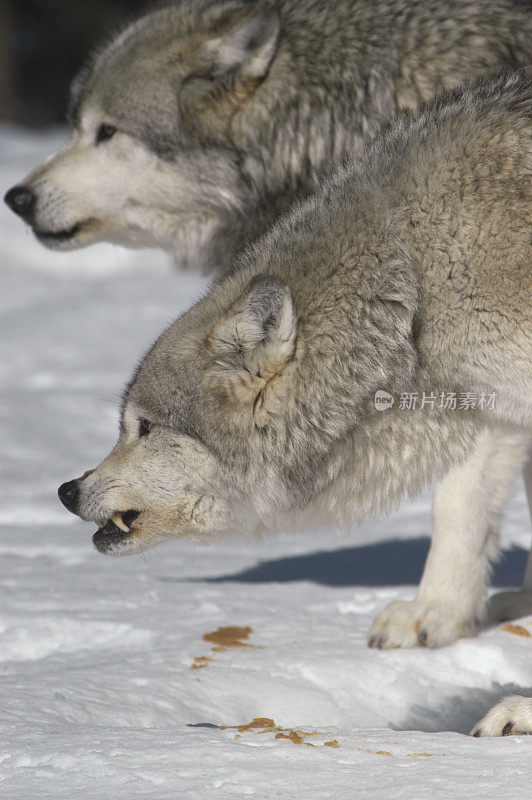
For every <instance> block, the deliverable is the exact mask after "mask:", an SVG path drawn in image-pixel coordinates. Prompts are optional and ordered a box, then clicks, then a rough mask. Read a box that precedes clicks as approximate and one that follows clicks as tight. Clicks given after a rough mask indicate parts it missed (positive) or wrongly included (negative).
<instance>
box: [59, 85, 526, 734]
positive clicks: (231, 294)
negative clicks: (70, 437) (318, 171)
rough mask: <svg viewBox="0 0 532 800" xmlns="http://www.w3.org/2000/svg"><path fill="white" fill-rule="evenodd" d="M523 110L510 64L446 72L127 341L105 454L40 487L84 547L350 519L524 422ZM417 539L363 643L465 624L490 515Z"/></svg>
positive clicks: (427, 635)
mask: <svg viewBox="0 0 532 800" xmlns="http://www.w3.org/2000/svg"><path fill="white" fill-rule="evenodd" d="M531 112H532V83H531V80H530V78H529V77H528V76H527V75H526V74H524V73H523V72H519V71H518V72H515V73H511V74H507V73H503V74H501V75H498V76H496V77H494V78H491V79H482V80H480V81H478V82H477V83H475V84H474V85H473V86H464V87H461V88H458V89H454V90H451V91H450V92H448V93H446V94H445V95H444V96H443V97H442V98H440V99H439V100H438V101H436V102H433V103H432V104H429V105H428V106H427V107H426V108H424V109H423V110H422V111H421V113H420V114H419V115H418V116H412V115H411V114H408V113H405V114H403V115H400V117H399V118H398V119H397V120H396V121H395V122H394V124H393V125H392V126H391V128H390V129H389V130H388V131H384V132H382V133H381V134H379V135H378V136H377V137H376V139H375V140H374V141H373V142H372V143H371V144H370V145H369V146H368V147H367V148H366V149H365V151H364V152H363V153H361V154H360V156H359V157H358V158H357V159H356V160H352V161H347V160H346V161H345V162H344V163H343V164H342V165H340V167H339V168H338V170H337V172H336V173H335V174H334V175H332V176H331V177H329V178H328V179H326V180H325V181H324V182H323V185H322V187H321V188H320V190H319V191H317V192H315V193H314V194H312V195H311V196H310V197H308V198H306V199H305V200H304V201H301V202H299V203H297V204H296V205H295V206H294V208H293V209H291V210H290V211H289V212H288V213H287V214H286V215H284V216H283V217H282V218H281V219H279V220H278V221H277V222H276V223H275V224H274V225H273V226H272V227H271V229H270V230H269V231H268V232H266V233H265V234H264V235H263V236H262V237H260V238H259V239H258V240H256V241H255V242H253V243H252V244H250V245H249V246H248V247H247V248H246V249H245V250H244V251H242V252H241V253H240V254H239V255H238V256H236V257H235V260H234V264H233V268H232V270H231V271H230V272H229V273H228V274H227V275H226V276H225V277H223V278H222V279H220V280H218V281H217V282H216V283H215V284H214V286H213V287H212V289H211V290H210V292H209V293H208V294H207V295H206V296H205V297H203V298H202V299H201V300H199V301H198V302H197V303H196V304H195V305H194V306H193V307H192V308H191V309H190V310H189V311H188V312H186V313H185V314H184V315H183V316H181V317H180V318H178V319H177V320H176V321H175V322H174V323H172V324H171V325H170V326H169V327H168V328H167V329H166V330H165V331H164V332H163V333H162V334H161V336H160V337H159V339H158V340H157V341H156V342H155V344H154V345H153V346H152V347H151V348H150V349H149V350H148V352H147V353H146V355H145V356H144V358H143V360H142V361H141V363H140V365H139V367H138V369H137V371H136V372H135V374H134V376H133V378H132V380H131V381H130V383H129V384H128V386H127V388H126V390H125V393H124V397H123V403H122V408H121V417H120V420H121V421H120V434H119V439H118V442H117V444H116V446H115V447H114V449H113V450H112V451H111V453H110V454H109V455H108V456H107V457H106V458H105V459H104V460H103V461H102V463H101V464H100V465H99V466H98V467H96V469H94V470H90V471H88V472H87V473H85V474H84V475H83V476H82V477H81V478H79V479H75V480H72V481H68V482H67V483H65V484H63V485H62V486H61V487H60V488H59V497H60V499H61V501H62V502H63V503H64V505H65V506H66V507H67V508H68V509H69V510H70V511H72V512H73V513H75V514H77V515H78V516H80V517H81V518H82V519H84V520H87V521H92V522H95V523H96V524H97V525H98V531H97V532H96V533H95V535H94V537H93V541H94V544H95V546H96V548H97V549H98V550H99V551H100V552H102V553H105V554H107V555H112V556H122V555H127V554H130V553H136V552H139V551H141V550H143V549H145V548H148V547H152V546H154V545H157V544H159V543H161V542H164V541H166V540H168V539H171V538H174V537H189V538H192V539H193V540H195V541H198V542H208V541H210V540H212V539H213V538H219V537H224V536H227V535H229V534H232V533H235V532H241V533H242V534H244V535H249V534H250V533H256V534H259V533H263V532H266V531H275V530H280V529H282V530H286V529H287V527H288V528H294V529H295V528H302V527H303V528H304V527H307V526H308V525H310V524H312V525H317V524H318V525H319V524H323V523H329V524H330V523H331V522H333V523H336V524H344V523H346V522H348V521H351V520H353V519H355V520H360V519H362V518H364V517H366V516H368V515H373V514H382V513H385V512H389V511H390V510H392V509H393V508H394V507H395V506H396V505H397V503H398V502H399V501H400V500H401V499H402V498H403V496H404V495H405V493H407V494H413V493H415V492H418V491H419V490H420V489H421V488H422V487H423V486H424V485H426V484H427V482H428V481H430V480H431V479H432V478H433V477H435V476H436V477H441V476H442V475H445V473H446V472H448V471H449V470H450V469H452V468H453V467H454V468H456V466H458V468H460V465H461V464H462V463H463V461H464V459H466V458H467V456H468V454H470V452H471V449H473V448H476V447H478V441H479V440H482V437H483V436H484V435H485V432H486V431H488V430H489V431H491V432H492V435H493V436H498V437H500V438H505V437H508V438H509V439H510V440H512V441H514V440H515V437H516V436H517V435H520V436H521V437H522V438H523V439H525V440H526V439H529V438H530V435H531V433H532V403H531V401H530V398H531V397H532V275H531V270H530V263H531V262H530V258H531V255H532V253H531V242H530V223H531V219H530V209H531V204H530V199H531V198H530V189H531V184H530V173H531V166H532V164H531V156H532V147H531V134H532V118H531ZM383 392H385V393H386V394H387V395H388V396H389V397H390V398H392V399H393V400H394V402H391V403H389V404H388V405H387V408H386V409H384V410H383V409H382V408H381V407H380V406H379V404H378V403H376V398H377V397H379V396H382V393H383ZM448 394H452V395H453V396H455V397H461V396H464V397H468V398H471V397H472V396H475V397H478V402H477V403H476V404H474V405H472V404H470V403H469V404H465V405H463V406H460V405H458V406H457V407H456V408H455V407H453V406H449V405H448V404H447V403H442V402H439V400H438V398H442V397H444V396H447V395H448ZM411 395H416V396H419V397H423V398H424V399H425V398H428V402H427V403H425V402H424V403H422V404H419V405H416V404H411V403H402V402H401V401H402V400H403V399H404V398H405V397H409V396H411ZM490 398H491V399H492V401H490V400H489V399H490ZM455 534H456V532H455ZM433 548H434V545H433ZM436 550H437V551H439V552H438V556H437V557H438V558H439V563H440V565H441V566H442V575H440V576H438V577H439V578H440V580H439V581H438V579H437V578H435V577H434V575H433V574H432V573H430V570H429V576H430V580H427V584H429V583H431V581H432V583H431V585H430V587H429V589H427V588H426V591H430V602H428V601H427V600H426V597H425V598H422V599H421V600H420V599H418V600H417V601H414V602H411V603H405V602H404V603H400V604H395V607H393V608H391V609H388V611H387V612H385V614H386V613H387V614H388V618H389V617H390V616H391V617H395V620H394V624H393V625H389V624H388V619H387V618H386V616H384V617H383V616H382V615H381V617H379V618H378V619H377V621H376V622H375V624H374V626H373V628H372V630H371V632H370V644H372V645H373V646H381V647H388V646H395V640H394V636H396V631H397V630H399V631H400V632H402V635H403V636H404V641H406V642H410V643H412V644H415V643H418V644H428V645H431V644H433V642H432V641H431V637H432V634H433V631H432V627H431V626H433V625H434V622H435V621H436V623H437V624H436V629H437V628H438V626H439V625H441V624H442V622H441V621H442V620H443V624H444V625H446V626H447V628H448V629H451V628H452V629H453V630H454V631H455V632H456V631H461V632H462V634H463V632H464V631H469V632H470V631H472V629H473V625H474V617H475V611H476V609H477V608H478V607H479V605H481V604H482V602H483V600H484V594H485V590H486V583H487V579H488V573H489V564H490V561H491V560H493V558H494V557H495V555H496V552H497V539H496V533H495V530H493V529H490V530H489V531H488V532H487V533H486V532H484V533H483V535H481V536H479V535H478V529H477V528H476V527H475V526H472V529H471V530H465V531H459V532H458V535H455V536H454V537H453V536H451V535H450V534H449V532H448V535H447V537H444V539H443V541H441V540H440V541H439V542H436ZM425 577H426V576H425ZM389 638H391V639H392V641H391V643H390V642H389V641H388V639H389ZM455 638H456V634H455ZM519 725H520V728H519V729H520V730H522V722H521V721H520V723H519ZM480 730H483V729H482V728H481V729H480Z"/></svg>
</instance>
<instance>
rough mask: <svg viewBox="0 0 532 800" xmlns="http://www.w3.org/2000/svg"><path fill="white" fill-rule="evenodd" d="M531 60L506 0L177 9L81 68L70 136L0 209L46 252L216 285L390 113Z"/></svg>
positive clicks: (520, 11) (193, 4) (297, 2)
mask: <svg viewBox="0 0 532 800" xmlns="http://www.w3.org/2000/svg"><path fill="white" fill-rule="evenodd" d="M530 60H532V18H531V14H530V10H529V9H527V8H526V7H525V6H524V5H523V4H522V3H519V2H514V0H327V2H323V0H278V1H277V2H271V3H270V2H245V0H229V1H228V2H204V1H202V0H183V2H180V3H178V4H173V5H170V6H169V7H168V8H164V9H162V10H159V11H155V12H152V13H150V14H148V15H147V16H145V17H143V18H141V19H140V20H139V21H138V22H136V23H135V24H133V25H131V26H130V27H128V28H126V29H125V30H124V31H123V32H122V33H121V34H120V35H119V36H118V37H116V38H115V39H114V40H113V41H111V43H110V44H109V45H108V46H107V47H105V48H103V49H102V50H100V51H98V52H97V53H96V54H95V56H94V57H93V59H92V60H91V61H90V62H89V64H88V65H87V67H86V69H84V70H83V71H82V72H81V73H80V75H79V76H78V77H77V79H76V80H75V81H74V83H73V86H72V94H71V101H70V111H69V116H70V120H71V122H72V124H73V126H74V134H73V138H72V139H71V141H70V142H69V143H68V144H67V145H66V146H65V147H64V148H63V149H62V150H60V151H59V153H58V154H56V155H55V156H53V157H52V158H51V159H49V160H47V161H46V162H45V163H44V164H43V165H42V166H41V167H38V168H37V169H36V170H35V171H34V172H33V173H31V174H30V175H29V176H27V177H26V178H25V179H24V181H23V182H22V184H21V185H19V186H17V187H14V188H13V189H12V190H11V191H10V192H8V194H7V195H6V201H7V202H8V204H9V205H10V206H11V208H12V209H13V210H14V211H15V212H16V213H18V214H20V216H21V217H22V218H23V219H25V220H26V221H27V222H28V223H29V224H30V225H31V226H32V228H33V231H34V232H35V234H36V235H37V236H38V238H39V239H40V240H41V241H42V242H43V244H45V245H47V246H48V247H53V248H55V249H63V250H64V249H69V248H75V247H79V246H82V245H86V244H88V243H90V242H92V241H96V240H98V239H104V240H111V241H118V242H122V243H125V244H129V245H144V244H152V245H153V244H155V245H159V246H160V245H162V246H164V247H167V248H169V249H170V250H172V251H173V253H174V254H175V257H176V259H177V260H178V262H179V264H180V265H186V264H190V265H192V266H194V265H195V266H198V267H200V268H201V269H204V270H205V269H206V270H212V269H215V270H223V269H224V268H225V267H227V266H228V264H229V262H230V257H231V252H232V250H233V248H234V247H235V246H238V245H241V244H242V242H243V241H244V240H246V239H248V238H249V237H253V236H255V235H256V234H257V233H260V232H261V231H262V230H264V228H265V226H266V225H267V224H268V223H269V222H270V221H271V220H272V219H273V218H274V217H275V215H276V214H277V213H278V212H279V211H280V210H281V209H282V208H283V207H285V206H286V205H287V203H289V202H290V201H291V200H293V199H294V198H295V197H297V196H303V195H305V194H306V193H307V192H309V191H312V190H313V189H315V188H316V185H317V181H318V178H319V176H320V174H321V173H322V172H323V170H324V169H325V168H328V167H329V165H330V163H331V161H332V160H333V159H335V158H337V157H338V156H339V155H340V154H342V153H343V152H344V151H348V152H349V153H350V154H351V155H353V156H355V157H356V156H357V155H358V154H359V153H360V149H361V147H362V145H363V143H364V141H367V140H368V138H369V137H370V136H372V135H373V134H374V133H375V132H376V131H377V130H378V128H379V126H380V125H381V124H382V123H383V122H388V121H390V120H391V119H392V118H393V117H394V116H395V115H396V113H397V112H398V111H399V110H401V109H405V108H408V109H411V110H415V109H416V108H418V107H419V105H420V104H421V103H423V102H425V101H427V100H429V99H430V98H431V97H432V96H433V95H434V94H435V93H437V92H438V91H441V90H442V89H443V88H448V87H450V86H453V85H456V84H457V83H459V82H461V81H464V80H472V79H474V78H475V77H477V76H479V75H481V74H485V73H486V72H489V71H496V70H499V69H501V68H502V67H505V66H513V65H515V62H516V61H517V62H521V63H527V62H529V61H530Z"/></svg>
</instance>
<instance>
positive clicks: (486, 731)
mask: <svg viewBox="0 0 532 800" xmlns="http://www.w3.org/2000/svg"><path fill="white" fill-rule="evenodd" d="M521 734H532V698H530V697H519V696H518V695H511V696H510V697H505V698H504V699H503V700H501V701H500V702H499V703H497V705H496V706H493V708H490V710H489V711H488V713H487V714H486V716H485V717H483V718H482V719H481V720H480V722H477V724H476V725H475V727H474V728H473V730H472V731H471V736H519V735H521Z"/></svg>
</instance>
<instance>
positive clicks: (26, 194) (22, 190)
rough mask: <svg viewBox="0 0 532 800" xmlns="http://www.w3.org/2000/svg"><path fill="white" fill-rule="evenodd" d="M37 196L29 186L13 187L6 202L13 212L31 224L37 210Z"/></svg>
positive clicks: (7, 194) (5, 197) (6, 196)
mask: <svg viewBox="0 0 532 800" xmlns="http://www.w3.org/2000/svg"><path fill="white" fill-rule="evenodd" d="M36 200H37V198H36V196H35V192H34V191H33V189H30V188H29V187H28V186H13V187H12V188H11V189H10V190H9V191H8V192H7V193H6V195H5V196H4V202H5V203H6V205H8V206H9V208H10V209H11V211H14V212H15V214H18V215H19V217H22V219H23V220H25V221H26V222H29V221H30V219H31V217H32V216H33V212H34V210H35V203H36Z"/></svg>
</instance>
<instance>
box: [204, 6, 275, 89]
mask: <svg viewBox="0 0 532 800" xmlns="http://www.w3.org/2000/svg"><path fill="white" fill-rule="evenodd" d="M279 27H280V22H279V16H278V13H277V10H276V9H275V8H273V7H272V6H270V5H269V4H267V3H253V4H251V3H242V2H236V3H234V2H233V3H222V4H220V6H218V7H215V8H214V9H213V17H212V21H211V23H210V26H209V30H208V38H207V39H206V41H204V42H203V46H202V55H203V58H204V59H205V60H206V61H207V63H208V65H209V68H210V71H211V72H212V73H214V74H218V75H220V74H224V73H227V72H229V71H231V70H238V72H239V73H240V74H241V76H242V77H244V78H247V79H255V80H262V78H264V77H265V75H266V73H267V72H268V69H269V67H270V63H271V61H272V58H273V56H274V54H275V51H276V49H277V39H278V36H279Z"/></svg>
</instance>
